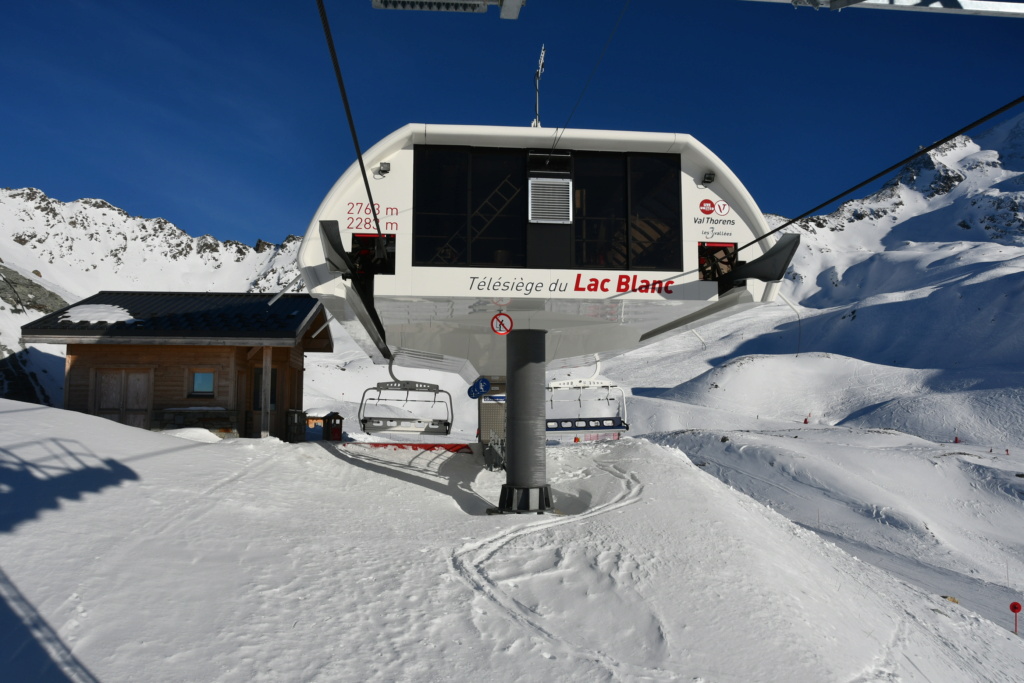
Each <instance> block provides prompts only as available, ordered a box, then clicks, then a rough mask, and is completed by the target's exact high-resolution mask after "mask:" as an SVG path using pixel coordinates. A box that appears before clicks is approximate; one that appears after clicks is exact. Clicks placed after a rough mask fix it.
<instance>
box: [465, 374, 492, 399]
mask: <svg viewBox="0 0 1024 683" xmlns="http://www.w3.org/2000/svg"><path fill="white" fill-rule="evenodd" d="M490 390H491V382H490V380H488V379H487V378H486V377H480V378H479V379H477V381H475V382H473V383H472V384H471V385H469V397H470V398H480V397H481V396H483V395H484V394H486V393H487V392H488V391H490Z"/></svg>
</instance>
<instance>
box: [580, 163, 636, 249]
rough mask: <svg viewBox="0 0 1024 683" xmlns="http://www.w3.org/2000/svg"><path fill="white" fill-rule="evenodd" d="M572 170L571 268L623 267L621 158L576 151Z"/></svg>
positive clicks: (623, 173) (623, 166) (623, 171)
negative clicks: (573, 260)
mask: <svg viewBox="0 0 1024 683" xmlns="http://www.w3.org/2000/svg"><path fill="white" fill-rule="evenodd" d="M573 170H574V175H573V216H574V220H573V228H574V231H575V235H574V244H575V254H574V257H575V259H576V262H575V265H576V266H577V267H580V268H619V269H623V268H626V267H627V261H626V255H627V247H626V201H627V196H626V157H625V155H622V154H593V153H584V152H578V153H577V154H576V156H575V159H574V161H573Z"/></svg>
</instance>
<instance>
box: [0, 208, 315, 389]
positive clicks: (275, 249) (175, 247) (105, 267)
mask: <svg viewBox="0 0 1024 683" xmlns="http://www.w3.org/2000/svg"><path fill="white" fill-rule="evenodd" d="M299 242H300V238H299V237H297V236H295V235H290V236H288V237H287V238H286V239H285V240H284V241H283V242H282V243H281V244H273V243H271V242H267V241H264V240H258V241H257V242H256V244H255V246H249V245H247V244H242V243H241V242H236V241H233V240H228V241H224V242H221V241H220V240H218V239H216V238H215V237H213V236H211V235H202V236H199V237H192V236H190V235H189V234H187V233H186V232H185V231H183V230H181V229H180V228H178V227H177V226H175V225H174V224H173V223H171V222H170V221H167V220H165V219H163V218H142V217H139V216H131V215H130V214H128V212H126V211H124V210H123V209H120V208H118V207H116V206H113V205H112V204H110V203H109V202H107V201H104V200H102V199H79V200H77V201H74V202H62V201H60V200H57V199H54V198H52V197H49V196H47V195H46V194H45V193H44V192H43V191H41V190H38V189H36V188H21V189H10V188H6V189H0V276H2V277H0V396H7V397H8V398H17V399H20V400H45V397H48V396H52V395H55V394H59V391H60V387H59V386H58V385H57V383H56V382H55V381H47V379H48V378H47V377H45V375H54V376H56V375H58V374H61V373H62V358H61V356H62V355H63V349H49V350H41V349H22V348H21V346H20V344H19V343H18V339H19V337H20V333H21V326H22V325H24V324H25V323H27V322H30V321H31V320H33V319H35V318H38V317H39V316H41V315H43V314H45V313H49V312H52V311H54V310H57V309H59V308H62V307H63V306H66V305H67V304H68V303H73V302H75V301H78V300H80V299H83V298H85V297H87V296H91V295H92V294H95V293H96V292H98V291H102V290H121V289H127V290H143V291H145V290H155V291H230V292H277V291H281V290H282V289H284V288H285V287H287V286H288V285H289V283H291V282H292V281H293V280H294V279H295V277H296V275H297V274H298V270H297V269H296V267H295V251H296V250H297V249H298V245H299ZM301 289H302V285H301V283H299V284H297V285H296V286H295V287H294V288H293V290H292V291H301Z"/></svg>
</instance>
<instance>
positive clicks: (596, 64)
mask: <svg viewBox="0 0 1024 683" xmlns="http://www.w3.org/2000/svg"><path fill="white" fill-rule="evenodd" d="M629 3H630V0H626V3H625V4H624V5H623V6H622V11H621V12H619V18H618V19H616V20H615V26H613V27H612V32H611V33H610V34H609V35H608V40H606V41H604V47H603V48H601V54H600V55H598V57H597V61H596V62H594V68H592V69H591V70H590V75H589V76H587V81H586V83H584V84H583V90H581V91H580V96H579V97H577V98H576V104H574V105H573V106H572V111H570V112H569V117H568V118H567V119H566V120H565V125H564V126H562V128H561V130H562V132H561V133H557V134H556V135H555V142H554V143H553V144H552V145H551V150H552V151H554V149H555V147H557V146H558V142H559V140H561V139H562V135H564V134H565V131H566V129H567V128H568V127H569V122H570V121H572V117H573V116H574V115H575V114H576V109H577V108H578V107H579V106H580V102H582V101H583V96H584V95H585V94H586V92H587V88H589V87H590V81H592V80H594V74H596V73H597V67H599V66H600V65H601V61H602V60H603V59H604V55H605V53H606V52H608V46H610V45H611V44H612V39H613V38H614V37H615V34H616V33H617V32H618V30H619V24H621V23H622V18H623V17H624V16H626V10H627V9H629ZM555 130H556V132H557V131H558V129H557V128H556V129H555Z"/></svg>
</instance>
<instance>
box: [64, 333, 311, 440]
mask: <svg viewBox="0 0 1024 683" xmlns="http://www.w3.org/2000/svg"><path fill="white" fill-rule="evenodd" d="M252 350H253V349H252V348H251V347H237V346H184V345H181V346H158V345H130V344H69V345H68V349H67V360H66V365H65V391H64V407H65V408H66V409H68V410H76V411H79V412H83V413H90V414H96V406H95V394H96V386H95V384H96V377H95V375H96V373H95V370H96V369H97V368H103V369H118V368H120V369H143V368H148V369H150V370H151V371H152V377H153V384H152V394H151V405H150V422H148V423H147V424H149V425H150V426H151V427H152V428H160V426H159V425H158V424H153V422H152V420H153V418H154V417H157V419H159V417H158V416H159V414H160V413H161V411H164V410H171V409H175V408H223V409H225V410H227V411H236V410H239V409H241V410H242V411H243V412H240V413H239V423H240V425H239V426H240V428H241V427H242V426H243V425H244V424H245V422H246V421H245V412H248V413H251V415H250V421H249V422H248V423H249V424H250V425H256V428H257V430H258V427H259V423H260V418H259V413H258V412H255V413H253V411H252V407H253V403H252V380H253V370H254V369H255V368H260V367H262V366H263V354H262V352H261V351H262V349H258V350H257V352H256V353H254V354H252V357H251V358H249V357H248V356H249V355H250V352H251V351H252ZM271 363H272V367H273V368H274V369H276V370H277V397H276V398H277V402H276V406H277V410H275V411H272V413H271V425H270V433H271V435H272V436H278V437H281V438H283V437H284V436H285V425H286V414H285V413H286V411H287V410H289V409H298V410H301V409H302V379H303V369H304V355H303V351H302V349H301V348H290V347H276V348H274V349H273V354H272V360H271ZM194 371H207V372H210V371H212V372H214V373H215V380H214V382H215V386H214V395H213V396H212V397H191V396H189V391H190V390H191V373H192V372H194ZM239 375H241V376H242V377H244V379H245V385H244V386H242V387H239V386H238V379H239ZM239 391H241V392H242V394H241V395H240V394H239V393H238V392H239ZM243 436H252V434H243ZM256 436H258V433H257V434H256Z"/></svg>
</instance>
